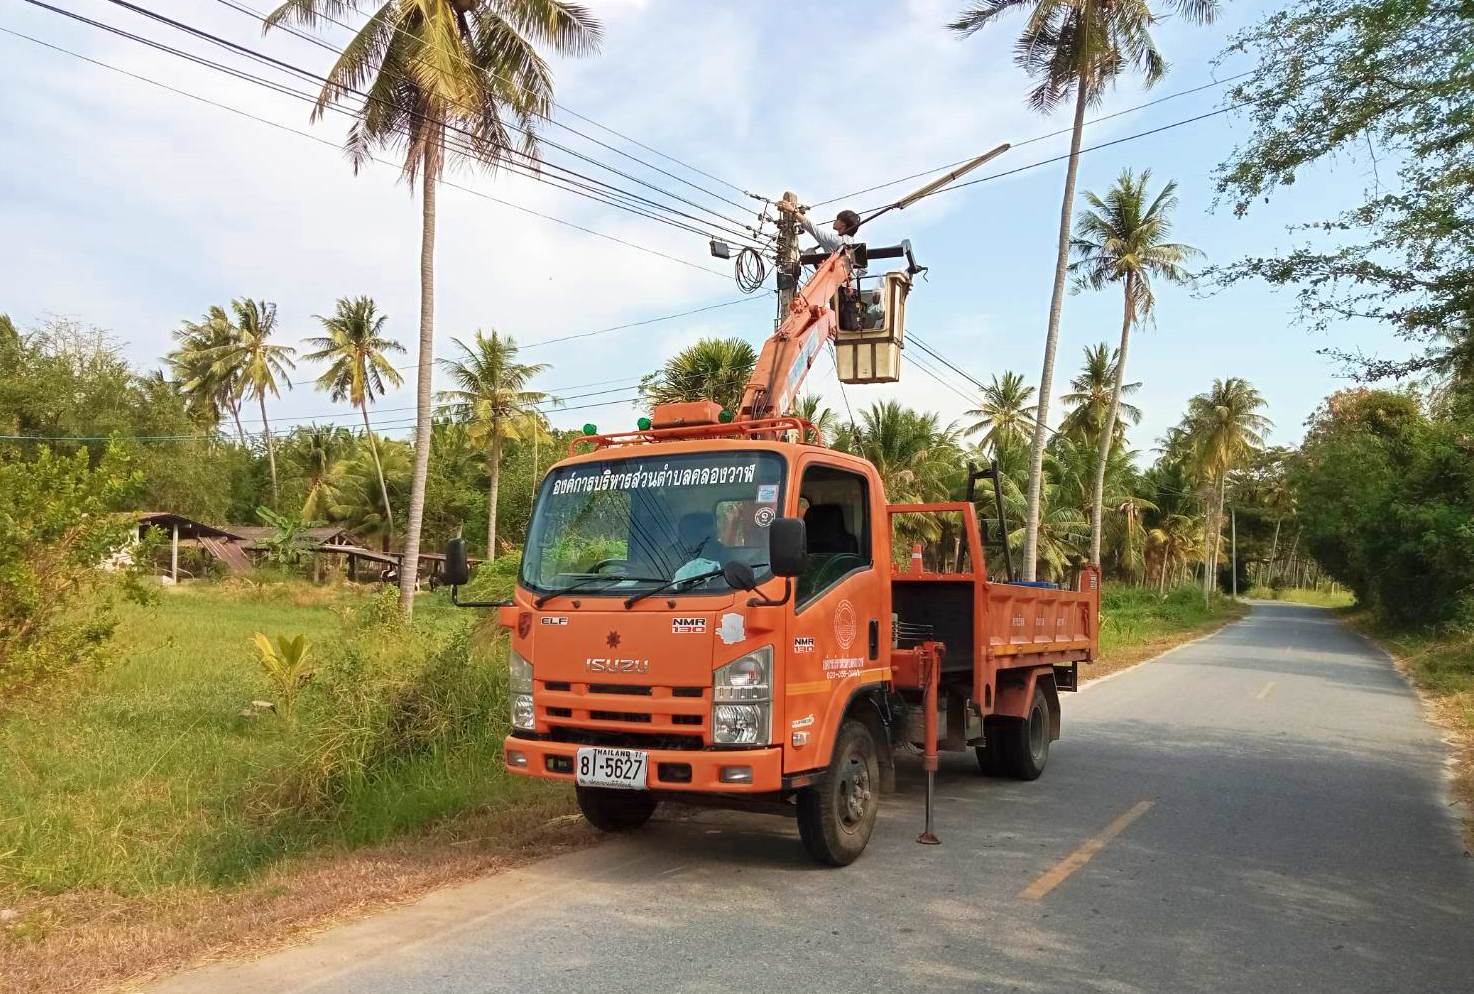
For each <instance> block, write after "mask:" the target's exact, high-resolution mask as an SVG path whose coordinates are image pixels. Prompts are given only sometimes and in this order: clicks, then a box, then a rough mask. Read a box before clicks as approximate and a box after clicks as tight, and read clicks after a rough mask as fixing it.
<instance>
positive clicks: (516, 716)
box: [507, 649, 537, 731]
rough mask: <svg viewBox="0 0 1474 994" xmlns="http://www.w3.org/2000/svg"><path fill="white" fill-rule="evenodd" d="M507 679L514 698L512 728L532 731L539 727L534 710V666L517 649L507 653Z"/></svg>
mask: <svg viewBox="0 0 1474 994" xmlns="http://www.w3.org/2000/svg"><path fill="white" fill-rule="evenodd" d="M507 677H508V680H507V683H508V690H509V691H510V693H511V698H512V727H513V728H520V729H523V730H524V731H525V730H530V729H532V728H533V727H535V726H536V725H537V717H536V715H535V713H534V711H533V709H532V664H531V663H529V662H528V661H527V660H526V659H524V658H522V654H521V653H519V652H518V651H517V650H516V649H511V650H509V651H508V653H507Z"/></svg>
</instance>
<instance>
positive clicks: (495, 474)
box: [486, 418, 502, 562]
mask: <svg viewBox="0 0 1474 994" xmlns="http://www.w3.org/2000/svg"><path fill="white" fill-rule="evenodd" d="M488 461H489V465H488V466H487V467H486V478H487V480H488V481H489V482H488V485H487V488H486V561H487V562H491V561H492V560H493V559H495V558H496V503H497V495H498V494H499V493H500V491H501V487H502V433H501V426H500V425H498V424H497V419H496V418H492V419H491V452H490V453H489V460H488Z"/></svg>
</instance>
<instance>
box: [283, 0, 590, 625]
mask: <svg viewBox="0 0 1474 994" xmlns="http://www.w3.org/2000/svg"><path fill="white" fill-rule="evenodd" d="M356 12H357V8H356V7H355V5H354V4H353V3H352V2H351V0H287V2H286V3H283V4H282V5H281V6H280V7H278V8H277V9H276V10H275V11H274V12H273V13H272V14H271V15H270V16H269V17H267V19H266V24H267V27H268V28H271V27H275V26H277V25H281V24H287V23H296V24H300V25H303V26H305V27H309V28H316V27H320V26H324V24H325V23H331V22H334V20H335V19H336V18H339V17H343V16H347V15H349V14H353V13H356ZM601 30H602V29H601V28H600V26H599V22H598V21H597V20H596V19H594V17H593V16H592V15H591V14H590V13H589V11H588V10H587V9H585V8H584V7H582V6H579V5H578V4H574V3H566V2H564V0H385V2H382V3H379V4H377V5H376V9H375V11H374V12H373V13H372V14H370V15H369V17H368V20H367V21H366V22H365V23H364V25H363V27H362V28H361V29H359V31H358V34H357V35H356V36H355V37H354V38H353V40H352V41H350V42H349V43H348V46H347V47H346V48H344V49H343V52H342V54H341V55H340V56H339V57H338V60H337V62H336V63H335V64H334V65H333V67H332V68H331V69H330V70H328V75H327V83H326V84H325V85H324V86H323V88H322V91H321V93H319V95H318V98H317V105H316V107H315V108H314V110H313V117H314V120H315V119H317V118H320V117H321V116H322V115H323V114H324V113H326V111H327V109H328V108H329V107H330V106H334V105H338V104H342V103H350V102H351V103H356V104H357V106H356V107H355V109H354V111H353V113H354V114H355V116H356V117H357V120H356V121H355V122H354V123H353V126H352V127H351V128H349V131H348V138H347V149H348V155H349V158H350V159H351V161H352V162H353V167H354V169H355V170H357V169H358V168H360V167H361V166H363V165H364V164H365V163H367V162H369V161H371V159H372V157H373V154H374V152H375V151H377V150H380V149H390V150H393V151H396V152H401V151H402V152H403V153H404V165H403V174H404V177H405V179H407V180H408V181H409V182H410V183H411V184H414V183H415V182H417V181H418V182H419V184H420V195H421V218H422V222H421V236H420V334H419V347H418V350H417V362H418V374H417V376H416V384H415V408H416V425H415V463H414V478H413V480H412V484H411V488H410V500H409V513H408V521H406V523H405V541H404V559H403V566H402V568H401V569H400V572H399V604H400V609H401V610H402V611H403V612H404V613H405V615H406V616H408V615H411V614H413V613H414V592H415V586H416V581H417V580H418V578H419V552H420V528H421V525H422V523H423V521H424V515H425V478H426V474H427V472H428V470H429V466H430V432H431V422H432V410H431V394H432V389H431V375H432V372H433V363H434V345H435V223H436V193H437V190H438V188H439V184H440V177H441V174H442V172H443V170H444V168H445V165H446V163H447V160H448V159H450V158H451V157H454V156H462V157H468V158H470V159H472V160H473V161H475V162H481V163H489V164H491V165H493V166H495V165H497V164H498V163H501V162H503V161H504V160H506V159H507V158H508V157H509V156H512V155H522V156H524V157H527V159H528V161H533V162H535V160H533V159H531V158H530V156H531V155H532V153H534V152H535V150H536V147H537V141H536V135H535V131H534V129H533V125H534V123H535V122H536V121H537V120H538V119H540V118H545V117H546V116H547V114H548V112H549V111H550V110H551V109H552V104H553V76H552V71H551V69H550V68H549V66H548V63H547V62H546V61H545V60H544V59H543V57H542V55H541V54H540V53H539V51H538V48H539V46H547V47H549V48H551V49H553V50H554V51H556V52H558V53H559V54H563V55H582V54H586V53H590V52H593V51H595V50H596V49H597V48H598V45H599V40H600V35H601ZM358 101H362V102H361V103H358ZM503 115H510V117H511V118H512V122H511V123H509V122H508V121H507V120H505V119H504V116H503ZM514 132H520V134H521V138H520V139H517V138H514ZM514 146H516V147H514Z"/></svg>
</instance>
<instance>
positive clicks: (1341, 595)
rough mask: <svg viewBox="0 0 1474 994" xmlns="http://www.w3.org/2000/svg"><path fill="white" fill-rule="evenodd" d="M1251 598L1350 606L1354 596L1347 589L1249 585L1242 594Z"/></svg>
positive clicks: (1317, 604) (1354, 600)
mask: <svg viewBox="0 0 1474 994" xmlns="http://www.w3.org/2000/svg"><path fill="white" fill-rule="evenodd" d="M1244 596H1245V597H1248V598H1251V599H1253V600H1263V601H1288V602H1290V603H1292V604H1313V605H1314V606H1316V607H1351V606H1352V605H1353V604H1355V603H1356V597H1355V595H1353V594H1352V593H1351V591H1349V590H1341V589H1337V590H1334V591H1333V590H1316V589H1312V588H1309V587H1280V588H1277V589H1272V588H1270V587H1262V586H1260V587H1250V588H1249V590H1248V591H1247V592H1245V594H1244Z"/></svg>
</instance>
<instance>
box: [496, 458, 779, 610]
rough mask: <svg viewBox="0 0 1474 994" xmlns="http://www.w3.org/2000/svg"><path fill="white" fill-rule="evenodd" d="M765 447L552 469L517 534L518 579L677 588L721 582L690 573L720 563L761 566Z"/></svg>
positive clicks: (700, 589)
mask: <svg viewBox="0 0 1474 994" xmlns="http://www.w3.org/2000/svg"><path fill="white" fill-rule="evenodd" d="M783 469H784V466H783V460H782V458H780V457H779V456H778V455H777V454H776V453H773V452H732V451H724V452H719V453H718V452H706V453H690V454H685V455H660V456H655V455H652V456H638V457H634V458H623V459H605V460H601V461H599V462H586V463H579V464H578V465H576V466H564V467H561V468H559V469H554V470H553V471H552V472H551V473H549V474H548V477H547V479H545V480H544V481H543V485H542V491H541V493H540V494H539V496H538V500H537V508H536V510H535V511H534V512H533V516H532V524H531V525H530V526H529V527H528V531H527V548H526V551H525V552H524V553H523V557H522V584H523V586H525V587H528V588H529V589H532V590H536V591H540V592H543V593H547V592H552V591H558V590H567V589H569V588H572V587H574V586H577V587H578V588H579V590H581V591H583V592H585V593H588V594H593V595H600V594H604V593H609V594H623V595H628V594H629V593H631V592H634V591H638V590H642V589H645V590H648V589H650V588H652V587H654V586H656V585H658V584H661V583H668V582H670V581H672V580H687V579H690V580H691V583H690V584H689V585H688V586H686V587H683V588H681V591H682V592H683V593H698V594H700V593H712V592H716V591H725V590H727V589H728V587H727V584H726V581H725V580H723V579H722V577H721V576H715V577H707V578H705V579H697V578H698V577H701V576H703V575H704V574H708V573H711V572H712V571H714V570H719V569H720V568H721V567H722V564H723V563H726V562H728V561H729V560H741V561H742V562H745V563H747V564H749V565H750V566H752V567H753V568H754V571H755V572H756V573H757V577H758V580H759V581H762V580H765V579H767V578H768V577H769V576H771V575H772V574H771V572H770V571H769V569H768V566H767V562H768V525H769V524H770V523H771V522H772V520H773V518H775V517H776V516H777V515H778V513H779V509H780V508H781V507H782V500H783V476H784V472H783Z"/></svg>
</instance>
